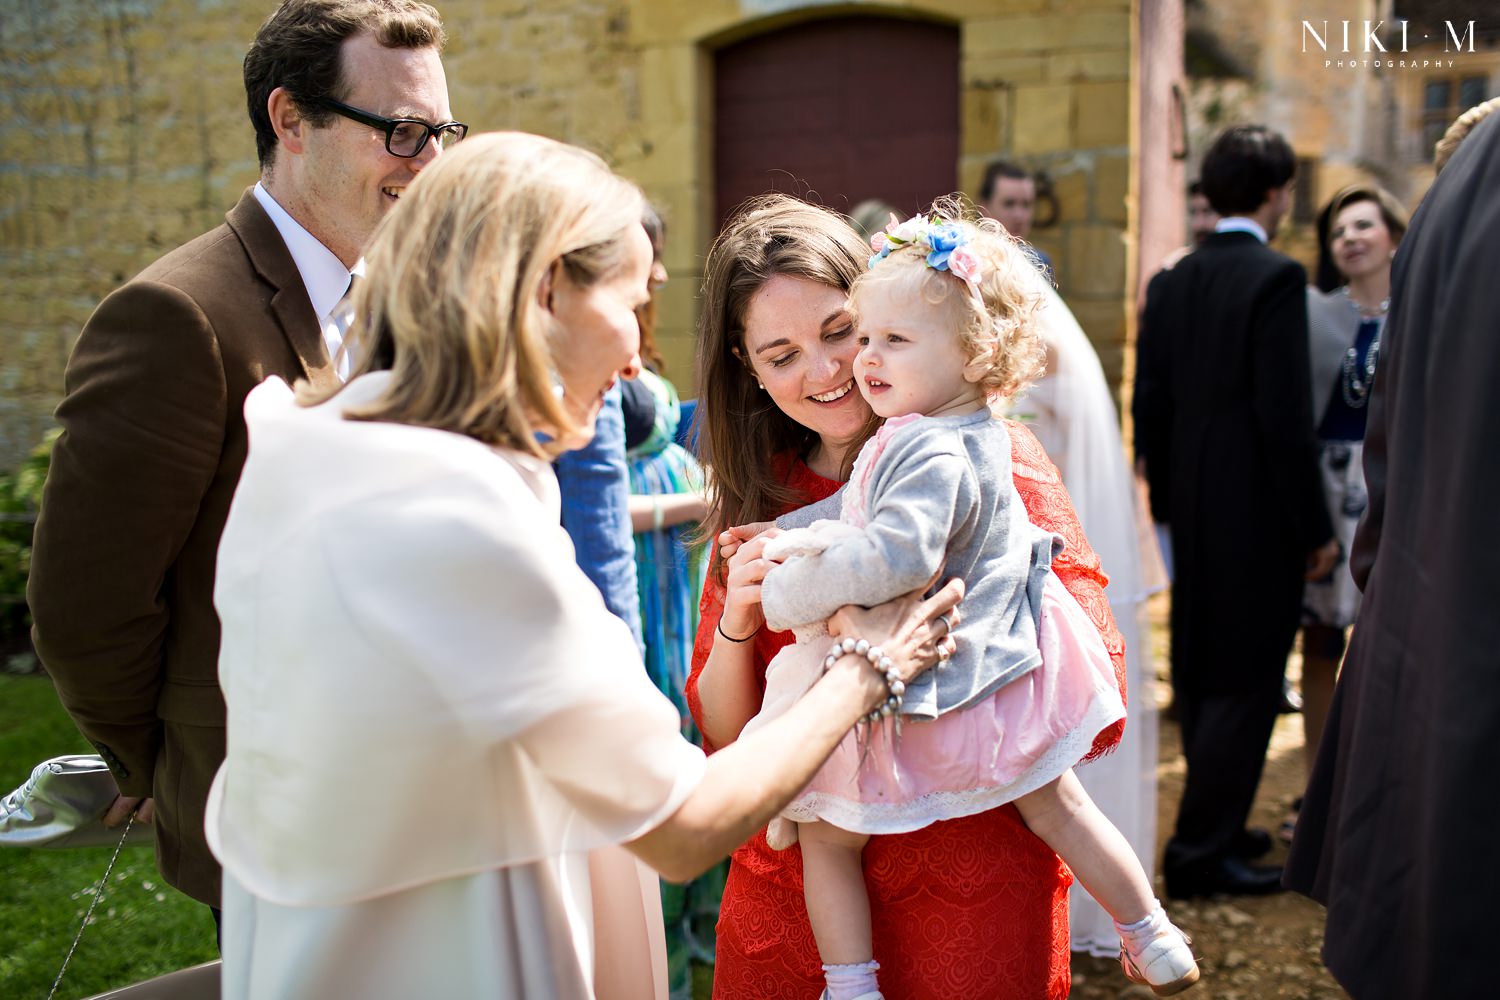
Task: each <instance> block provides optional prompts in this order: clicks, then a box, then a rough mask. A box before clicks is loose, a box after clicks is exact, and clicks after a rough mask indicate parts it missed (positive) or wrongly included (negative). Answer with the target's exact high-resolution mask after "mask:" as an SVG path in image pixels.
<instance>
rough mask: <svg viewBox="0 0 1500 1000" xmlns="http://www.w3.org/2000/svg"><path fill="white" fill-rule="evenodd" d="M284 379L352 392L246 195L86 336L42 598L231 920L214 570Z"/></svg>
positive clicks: (56, 635) (125, 783) (172, 855)
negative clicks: (220, 809)
mask: <svg viewBox="0 0 1500 1000" xmlns="http://www.w3.org/2000/svg"><path fill="white" fill-rule="evenodd" d="M272 375H279V376H281V377H283V378H285V379H287V380H288V381H289V382H290V381H292V380H295V379H310V380H311V381H312V382H313V383H314V384H321V385H327V386H333V385H336V384H337V377H336V375H335V374H334V371H333V369H332V366H331V364H330V362H329V359H328V352H327V349H326V348H325V347H324V345H323V339H322V334H321V331H320V330H319V327H318V320H317V317H316V315H315V314H314V313H313V310H312V305H311V303H310V302H309V301H308V297H307V291H306V289H305V288H304V287H303V284H302V279H301V276H300V275H299V274H298V272H297V267H296V264H295V263H294V262H293V261H292V257H291V255H290V254H289V253H288V252H287V249H286V246H285V244H284V243H283V242H282V240H281V236H280V234H279V233H278V232H277V231H276V227H275V225H274V224H273V223H272V222H271V219H270V218H269V217H268V216H267V215H266V213H265V211H264V210H263V209H262V208H261V207H260V204H259V203H258V202H257V201H256V200H255V197H254V195H253V194H252V193H251V192H249V191H247V192H246V193H245V194H244V196H243V197H241V199H240V202H239V204H238V205H236V206H235V207H234V209H233V210H232V211H230V212H229V214H228V215H227V217H226V223H225V224H224V225H222V226H219V227H218V228H217V229H214V230H213V231H212V232H209V233H206V234H205V235H203V236H200V237H198V238H197V239H195V240H193V241H192V242H190V243H188V244H186V245H185V246H182V247H179V248H178V249H176V250H174V251H172V252H171V253H169V254H167V255H166V256H164V257H162V258H161V259H160V260H158V261H156V262H155V263H154V264H152V265H151V266H149V267H148V268H146V270H144V271H143V272H141V273H140V274H139V275H138V276H136V277H135V278H133V279H132V280H131V281H129V282H128V283H126V284H125V285H124V286H122V287H121V288H119V289H117V290H116V291H115V292H113V293H112V294H111V295H110V296H109V297H108V298H106V299H105V300H104V301H103V302H102V303H101V304H100V305H99V308H98V309H96V310H95V311H94V314H93V315H92V316H91V317H90V318H89V321H88V323H87V325H86V326H85V327H84V329H83V333H82V334H81V335H80V337H79V339H78V343H77V345H76V347H75V348H74V350H73V355H72V358H71V360H70V361H69V363H68V369H67V376H66V393H65V395H64V398H63V401H62V404H61V405H60V406H59V407H58V410H57V420H58V422H59V423H60V424H61V425H62V428H63V434H62V436H61V437H60V438H59V439H58V442H57V446H56V449H55V450H54V452H53V456H52V468H51V472H50V473H49V475H48V478H47V485H46V491H45V493H44V496H43V501H42V510H41V516H40V517H39V518H38V520H37V525H36V539H35V545H34V548H33V551H32V565H31V580H30V585H29V587H28V589H27V597H28V600H29V601H30V605H31V612H32V615H33V618H34V620H35V623H36V624H35V628H34V630H33V638H34V640H35V643H36V648H37V652H38V654H39V655H40V657H41V659H42V663H43V664H44V665H45V666H46V668H47V671H48V673H49V674H50V675H51V676H52V679H53V681H54V683H55V684H56V685H57V690H58V694H59V696H60V697H61V698H62V702H63V704H64V705H65V706H66V707H67V709H68V711H69V713H71V714H72V716H73V719H74V721H75V722H76V723H77V724H78V727H79V729H80V730H82V731H83V734H84V735H85V736H86V737H87V738H88V739H89V741H90V742H92V743H93V744H94V745H95V746H96V747H97V748H98V749H99V752H100V753H101V754H102V755H103V756H104V758H105V759H106V760H107V761H108V762H109V764H110V767H111V769H112V770H113V771H114V774H115V779H116V782H117V783H118V784H119V786H120V791H121V792H122V793H123V794H126V795H141V796H144V795H151V796H154V797H155V799H156V833H157V857H158V863H159V864H160V866H161V870H162V875H163V876H164V877H165V878H166V879H167V881H168V882H170V883H172V884H173V885H175V886H177V887H178V888H179V889H181V890H182V891H183V892H186V893H187V894H188V895H190V896H193V897H195V898H197V899H199V900H201V901H203V902H206V903H210V904H212V905H214V906H217V905H219V870H218V866H217V864H216V863H215V861H214V859H213V857H212V856H211V855H210V854H209V852H208V848H207V845H206V843H205V840H204V834H203V806H204V802H205V800H206V799H207V796H208V783H209V781H211V780H212V777H213V774H214V771H215V770H216V769H217V767H218V765H219V763H220V762H221V761H222V759H223V754H224V699H223V697H222V695H221V694H220V693H219V686H218V651H219V621H218V618H217V616H216V615H215V614H214V608H213V588H214V563H215V557H216V555H217V550H218V543H219V535H220V533H221V532H222V530H223V528H224V521H225V518H226V517H227V516H228V513H229V502H230V499H231V497H232V496H233V494H234V488H235V484H236V483H237V482H238V480H239V475H240V467H241V465H243V463H244V460H245V450H246V439H245V423H244V416H243V413H242V407H243V404H244V399H245V394H246V393H248V392H249V391H250V390H251V389H252V388H254V387H255V386H256V385H257V384H258V383H260V382H261V381H262V380H263V379H265V378H267V377H269V376H272ZM289 488H291V487H290V486H289Z"/></svg>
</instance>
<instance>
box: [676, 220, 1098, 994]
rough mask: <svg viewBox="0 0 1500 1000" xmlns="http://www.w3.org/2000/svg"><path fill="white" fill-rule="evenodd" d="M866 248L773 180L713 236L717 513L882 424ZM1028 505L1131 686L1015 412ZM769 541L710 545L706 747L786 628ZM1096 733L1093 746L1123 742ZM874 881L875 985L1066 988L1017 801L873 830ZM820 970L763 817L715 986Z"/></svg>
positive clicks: (694, 701) (700, 665) (732, 908)
mask: <svg viewBox="0 0 1500 1000" xmlns="http://www.w3.org/2000/svg"><path fill="white" fill-rule="evenodd" d="M868 253H869V251H868V250H867V249H866V248H865V247H864V245H863V244H862V243H861V242H860V240H859V238H858V237H857V236H856V235H855V234H854V232H853V231H852V230H851V229H850V228H849V226H848V225H847V224H846V223H845V222H844V220H843V219H842V218H840V217H839V216H836V215H833V214H832V213H830V212H827V211H825V210H823V209H820V208H815V207H813V206H810V205H807V204H805V203H803V202H800V201H797V200H795V199H792V198H787V197H784V196H770V197H767V198H766V199H764V200H762V201H760V202H758V203H757V204H755V205H753V206H751V207H750V208H748V209H746V210H744V211H742V212H741V213H740V214H739V215H737V216H736V217H735V218H734V219H733V220H731V222H730V223H729V224H728V226H727V227H726V228H725V230H724V231H723V232H722V233H721V234H720V236H719V238H718V240H717V241H716V242H715V244H714V246H713V249H712V250H711V251H710V252H709V257H708V263H707V268H706V277H705V282H704V302H703V314H702V319H701V324H700V331H699V338H698V387H699V395H700V403H699V407H698V418H697V419H698V421H699V430H700V440H701V441H702V442H703V444H704V445H705V452H706V459H707V466H708V468H709V470H710V483H711V498H710V499H711V505H712V513H711V516H710V519H709V522H708V525H709V526H710V528H711V529H712V530H713V531H715V532H718V531H722V530H724V529H727V528H729V527H732V526H740V525H747V524H752V523H759V522H765V521H769V520H772V519H773V518H775V517H777V516H779V515H781V514H783V513H786V512H787V511H790V510H794V509H796V508H798V507H802V506H805V505H807V504H809V503H813V502H815V501H818V500H822V499H824V498H826V497H828V496H831V495H832V494H833V493H834V492H836V491H837V490H838V489H839V487H840V486H842V485H843V482H844V481H845V480H846V479H847V478H848V475H849V466H850V465H851V464H852V462H853V459H854V456H855V454H857V453H858V451H859V447H860V445H862V444H863V443H864V441H865V439H866V438H867V437H868V436H869V434H870V433H871V432H873V430H874V426H875V421H874V417H873V414H872V413H871V411H870V409H869V406H868V405H867V404H866V403H865V402H864V399H863V397H862V396H861V395H860V394H859V392H858V391H856V390H855V388H854V382H853V370H852V362H853V359H854V355H855V354H856V353H857V351H858V349H859V345H858V342H857V340H856V338H855V336H854V331H853V326H852V322H851V320H850V316H849V313H848V310H847V293H848V289H849V285H850V283H851V282H852V281H853V280H854V277H855V276H856V275H857V274H858V273H859V272H860V271H862V270H863V269H864V267H865V261H866V258H867V257H868ZM1009 429H1010V435H1011V442H1012V457H1013V459H1014V475H1015V483H1016V487H1017V489H1018V491H1019V492H1020V495H1021V500H1022V502H1023V503H1024V504H1025V506H1026V510H1027V514H1028V515H1029V517H1030V519H1031V520H1032V521H1033V522H1034V523H1035V524H1037V525H1039V526H1040V527H1042V528H1045V529H1047V530H1050V531H1055V532H1057V533H1058V534H1060V535H1062V536H1063V538H1064V539H1065V540H1066V542H1067V549H1066V551H1065V552H1064V553H1063V554H1062V555H1061V557H1059V558H1058V559H1056V560H1054V562H1053V568H1054V570H1055V572H1056V573H1057V575H1058V577H1059V578H1060V579H1061V580H1062V582H1063V583H1064V584H1065V585H1066V586H1067V588H1068V590H1069V591H1070V592H1071V593H1072V594H1073V596H1074V597H1075V598H1076V599H1077V601H1078V603H1079V604H1080V605H1081V606H1082V607H1083V608H1084V610H1085V611H1086V612H1087V613H1088V614H1089V616H1090V617H1091V618H1092V619H1093V621H1094V623H1095V624H1096V625H1097V626H1098V628H1099V630H1100V633H1101V634H1102V635H1103V637H1104V643H1105V646H1106V648H1107V649H1108V650H1109V652H1110V656H1111V657H1112V658H1113V660H1114V662H1115V671H1116V676H1117V677H1118V678H1119V679H1120V684H1121V691H1122V693H1123V691H1124V645H1123V643H1122V641H1121V639H1120V635H1119V633H1118V631H1116V629H1115V626H1114V620H1113V618H1112V617H1111V616H1110V611H1109V603H1108V601H1107V600H1106V599H1105V596H1104V584H1105V582H1106V580H1105V577H1104V575H1103V574H1102V573H1101V572H1100V570H1099V560H1098V558H1097V557H1095V555H1094V554H1093V551H1092V550H1091V549H1090V548H1089V547H1088V542H1087V541H1086V540H1085V539H1084V537H1083V530H1082V528H1081V527H1080V526H1079V523H1078V518H1077V515H1076V514H1075V513H1074V512H1073V507H1072V503H1071V502H1070V501H1069V500H1068V495H1067V492H1066V490H1064V488H1063V485H1062V480H1061V478H1060V477H1059V476H1058V473H1057V470H1056V469H1055V468H1054V467H1053V465H1052V463H1051V462H1050V461H1049V460H1048V459H1047V456H1046V454H1045V452H1043V451H1042V448H1041V446H1040V445H1039V444H1037V442H1036V439H1035V438H1034V437H1033V436H1032V435H1031V434H1030V433H1029V432H1028V431H1026V430H1025V429H1024V428H1023V427H1022V426H1021V425H1018V424H1015V423H1012V424H1010V425H1009ZM761 546H762V542H761V541H760V540H757V539H752V540H750V541H747V542H745V543H744V544H742V545H739V546H738V547H737V551H734V552H733V553H732V555H731V557H730V558H729V559H727V560H726V559H720V558H719V557H718V553H717V551H716V552H715V555H714V559H713V562H712V566H711V569H710V572H709V579H708V582H707V584H706V585H705V588H704V592H703V600H702V602H701V610H702V619H701V624H700V625H699V630H698V638H697V644H696V646H695V648H694V653H693V664H692V673H691V674H690V676H689V678H688V682H687V689H686V693H687V700H688V706H689V709H690V711H691V712H692V714H693V717H694V719H695V720H696V722H697V723H698V726H699V729H700V730H701V732H702V733H703V735H704V743H705V746H706V747H707V748H708V749H709V750H710V751H712V749H713V748H714V747H720V746H725V745H727V744H729V743H731V742H733V741H734V740H735V738H736V737H737V736H738V735H739V732H740V729H741V728H742V727H743V726H744V724H745V723H746V722H747V721H748V720H749V719H750V718H751V716H753V715H754V714H755V713H756V712H757V711H758V710H759V709H760V705H761V699H762V696H763V694H764V690H765V672H766V665H767V664H768V663H770V661H771V659H772V658H773V657H774V656H775V655H776V652H777V651H778V650H779V649H780V648H781V647H782V646H784V645H786V644H788V643H790V642H791V641H792V635H791V633H789V632H785V633H778V632H771V631H770V630H768V629H766V628H765V627H764V619H763V617H762V616H761V613H760V604H759V582H760V578H761V577H762V576H763V575H764V572H765V564H764V562H763V561H761V560H760V558H759V557H760V549H761ZM1119 734H1120V730H1119V728H1118V727H1117V728H1115V729H1113V730H1110V731H1106V732H1105V733H1103V734H1101V736H1100V737H1099V740H1098V741H1097V742H1096V744H1095V747H1094V752H1095V753H1098V752H1100V751H1102V750H1105V749H1108V748H1109V747H1110V746H1111V745H1112V744H1113V743H1115V742H1117V741H1118V739H1119ZM864 864H865V879H866V883H867V888H868V891H869V897H870V902H871V907H872V910H873V917H874V932H875V955H876V957H877V959H879V960H881V963H882V965H883V967H884V969H885V971H883V972H882V974H881V980H882V987H883V989H884V990H885V992H886V994H887V995H888V996H890V997H893V998H895V997H900V998H903V1000H952V998H953V997H955V996H971V997H1004V998H1013V1000H1033V998H1054V997H1065V996H1067V994H1068V987H1069V975H1068V913H1067V890H1068V885H1069V883H1070V882H1071V881H1072V877H1071V875H1070V874H1069V873H1068V870H1067V868H1066V867H1065V866H1064V865H1063V863H1062V862H1061V861H1060V860H1059V859H1058V857H1057V855H1055V854H1053V853H1052V851H1051V850H1050V849H1048V848H1047V846H1046V845H1045V844H1043V843H1042V842H1041V841H1040V840H1038V839H1037V838H1036V836H1034V835H1033V834H1032V833H1031V831H1030V830H1028V829H1027V828H1026V826H1025V824H1023V823H1022V822H1021V819H1020V816H1019V814H1018V813H1017V812H1016V810H1015V807H1014V806H1009V805H1007V806H1004V807H1002V808H999V809H994V810H991V811H989V812H986V813H981V814H979V815H976V816H970V817H966V818H963V819H956V820H949V821H945V822H941V823H935V824H933V825H932V826H929V827H926V828H924V829H921V830H917V831H914V832H912V833H905V834H897V835H890V836H876V837H871V838H870V841H869V844H868V845H867V846H866V848H865V852H864ZM822 988H823V975H822V971H821V967H820V964H819V960H818V951H817V946H816V944H815V943H814V941H813V935H812V928H811V926H810V924H809V923H808V918H807V911H806V907H805V904H804V902H803V897H802V857H801V854H800V853H799V852H797V851H795V850H787V851H773V850H771V849H770V847H769V846H767V844H766V840H765V832H764V830H762V831H761V832H760V833H759V834H757V835H756V836H755V837H754V838H753V839H751V840H750V841H749V842H748V843H747V844H745V845H744V846H743V847H741V848H740V849H739V850H738V851H736V852H735V854H734V855H733V857H732V859H731V863H730V872H729V880H728V883H727V884H726V886H725V889H724V899H723V903H722V905H721V909H720V916H719V925H718V939H717V960H716V963H715V968H714V996H715V997H718V998H724V1000H761V998H764V1000H785V998H804V997H805V998H807V1000H812V998H814V997H817V996H818V995H819V993H820V991H821V990H822Z"/></svg>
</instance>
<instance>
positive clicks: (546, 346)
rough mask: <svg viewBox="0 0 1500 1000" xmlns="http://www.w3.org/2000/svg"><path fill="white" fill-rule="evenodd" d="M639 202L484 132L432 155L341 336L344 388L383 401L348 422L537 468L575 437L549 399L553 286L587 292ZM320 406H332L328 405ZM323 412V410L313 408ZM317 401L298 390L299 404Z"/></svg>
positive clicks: (564, 151) (387, 233) (512, 137)
mask: <svg viewBox="0 0 1500 1000" xmlns="http://www.w3.org/2000/svg"><path fill="white" fill-rule="evenodd" d="M641 204H642V198H641V194H640V191H639V190H638V189H637V188H636V187H635V185H633V184H631V183H630V182H629V181H626V180H624V179H623V178H621V177H618V176H616V175H615V174H613V173H611V172H610V170H609V168H608V167H606V166H605V165H604V161H603V160H601V159H599V158H598V157H597V156H595V155H594V154H592V153H589V152H586V151H584V150H582V149H579V148H578V147H576V146H569V145H566V144H565V143H561V142H557V141H555V140H552V139H544V138H542V137H541V136H535V135H526V134H524V133H521V132H497V133H491V134H489V135H481V136H476V137H474V138H470V139H468V140H466V141H465V142H463V143H461V144H459V145H457V146H454V147H453V149H452V150H449V151H445V152H444V153H443V155H442V156H439V157H437V158H436V159H435V160H433V162H432V164H431V165H430V166H428V167H427V168H426V169H425V170H423V171H422V172H421V174H420V175H418V178H417V180H416V181H414V182H413V183H412V184H411V186H410V187H408V188H407V189H406V192H405V194H404V195H403V196H402V198H401V200H400V201H399V202H398V203H397V205H396V207H395V208H394V209H392V210H391V211H390V212H389V213H388V214H387V215H386V217H385V219H384V220H383V221H382V222H381V223H380V226H379V227H378V228H377V229H376V230H375V235H374V237H373V238H372V239H371V241H370V246H369V249H368V250H367V251H366V253H365V269H366V274H365V280H364V281H362V282H361V283H360V285H359V287H358V289H357V290H356V292H355V296H354V314H355V316H356V317H357V319H356V321H355V324H354V325H353V327H352V328H351V336H352V338H353V343H354V346H355V352H356V356H362V357H363V359H364V360H363V361H362V362H361V364H360V365H359V366H358V369H357V371H356V375H358V374H363V373H364V372H367V371H373V370H380V369H386V368H389V369H390V371H391V375H392V378H391V383H390V387H389V388H388V389H387V390H386V392H385V393H384V395H383V396H382V397H381V398H380V399H379V400H377V401H376V402H375V403H373V404H371V405H369V406H365V407H362V408H359V409H357V410H351V411H350V412H349V413H348V416H349V418H350V419H354V420H385V421H391V422H393V423H402V424H414V425H417V426H421V427H435V428H437V429H439V430H446V431H452V432H454V433H458V434H466V435H468V436H469V437H472V438H476V439H478V440H480V441H484V442H485V443H487V444H492V445H499V446H502V447H507V448H513V449H515V450H517V451H522V452H527V453H530V454H532V455H537V456H539V457H549V454H550V450H553V449H548V448H544V447H543V446H542V445H541V444H539V443H538V442H537V439H536V435H537V432H539V431H544V432H546V433H548V434H550V435H551V436H552V437H553V438H554V439H560V438H563V437H566V436H571V435H574V434H577V433H578V432H579V431H580V430H581V428H580V427H578V425H577V424H576V423H575V421H574V420H573V419H572V418H571V417H570V416H569V415H568V414H567V412H566V411H565V410H564V408H563V405H562V403H561V401H560V400H559V399H558V398H557V397H556V396H555V395H554V394H553V390H552V371H553V367H554V366H553V364H552V349H553V341H554V339H555V338H556V336H557V334H558V327H557V325H556V321H555V320H554V319H553V317H552V315H551V314H550V313H549V312H548V311H547V309H546V308H545V307H544V305H543V300H544V299H545V297H546V296H545V288H546V283H547V282H549V281H553V280H556V277H557V275H558V272H559V271H561V272H562V273H565V274H566V276H567V278H568V279H569V280H571V281H572V282H574V283H575V284H577V285H580V286H583V287H588V286H589V285H592V284H594V283H595V282H597V281H599V280H600V279H601V278H603V277H605V276H607V275H610V274H613V273H615V272H616V271H617V270H618V269H619V268H620V267H622V266H624V264H625V261H626V259H627V257H626V252H627V247H628V243H627V238H628V237H629V235H630V234H631V232H632V231H633V230H635V229H636V228H637V227H638V226H639V225H640V224H641ZM330 395H332V394H330ZM322 398H324V399H326V398H328V396H326V395H325V396H324V397H322ZM319 401H321V400H320V399H319V398H318V397H316V396H315V394H313V393H311V392H310V391H306V390H304V393H303V402H304V403H309V404H311V403H316V402H319Z"/></svg>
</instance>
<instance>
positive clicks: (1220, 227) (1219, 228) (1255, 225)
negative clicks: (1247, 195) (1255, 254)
mask: <svg viewBox="0 0 1500 1000" xmlns="http://www.w3.org/2000/svg"><path fill="white" fill-rule="evenodd" d="M1214 232H1216V233H1249V234H1250V235H1251V236H1254V237H1255V238H1256V239H1258V240H1260V241H1261V242H1262V243H1270V242H1271V241H1270V240H1269V239H1267V238H1266V231H1265V229H1264V228H1262V226H1261V224H1260V223H1259V222H1256V221H1255V220H1254V219H1247V218H1246V217H1245V216H1243V215H1226V216H1225V217H1224V218H1222V219H1220V220H1219V221H1218V222H1217V223H1215V224H1214Z"/></svg>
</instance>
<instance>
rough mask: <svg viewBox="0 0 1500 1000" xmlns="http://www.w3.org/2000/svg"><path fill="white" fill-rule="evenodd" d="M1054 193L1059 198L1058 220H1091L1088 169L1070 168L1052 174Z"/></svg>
mask: <svg viewBox="0 0 1500 1000" xmlns="http://www.w3.org/2000/svg"><path fill="white" fill-rule="evenodd" d="M1049 173H1050V171H1049ZM1052 193H1053V195H1054V196H1055V197H1056V198H1057V219H1058V222H1060V223H1073V222H1087V221H1088V220H1089V175H1088V172H1087V171H1086V170H1083V169H1070V170H1067V171H1066V172H1065V173H1058V174H1052Z"/></svg>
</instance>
